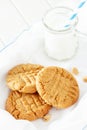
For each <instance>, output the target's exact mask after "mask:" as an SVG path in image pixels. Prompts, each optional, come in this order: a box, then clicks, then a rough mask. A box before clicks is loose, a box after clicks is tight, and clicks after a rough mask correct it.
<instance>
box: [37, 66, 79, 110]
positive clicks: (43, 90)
mask: <svg viewBox="0 0 87 130" xmlns="http://www.w3.org/2000/svg"><path fill="white" fill-rule="evenodd" d="M36 88H37V91H38V93H39V94H40V96H41V97H42V99H43V100H45V102H47V103H48V104H50V105H52V106H54V107H56V108H67V107H69V106H71V105H72V104H74V103H75V102H76V101H77V99H78V97H79V88H78V84H77V81H76V80H75V78H74V77H73V76H72V75H71V74H70V73H69V72H68V71H67V70H65V69H63V68H59V67H46V68H43V69H42V70H41V71H40V72H39V73H38V75H37V79H36Z"/></svg>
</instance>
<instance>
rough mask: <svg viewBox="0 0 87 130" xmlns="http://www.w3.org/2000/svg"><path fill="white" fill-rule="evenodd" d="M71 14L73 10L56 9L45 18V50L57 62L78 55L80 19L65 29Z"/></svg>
mask: <svg viewBox="0 0 87 130" xmlns="http://www.w3.org/2000/svg"><path fill="white" fill-rule="evenodd" d="M71 13H73V10H72V9H69V8H66V7H56V8H53V9H50V10H49V11H47V12H46V14H45V15H44V17H43V25H44V38H45V50H46V53H47V55H48V56H49V57H51V58H54V59H56V60H67V59H70V58H71V57H73V56H74V55H75V54H76V50H77V47H78V37H77V33H76V25H77V23H78V18H76V19H74V20H73V21H72V22H71V23H70V25H69V26H68V27H65V25H66V24H67V22H68V21H69V16H70V14H71Z"/></svg>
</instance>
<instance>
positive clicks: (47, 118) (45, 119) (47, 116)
mask: <svg viewBox="0 0 87 130" xmlns="http://www.w3.org/2000/svg"><path fill="white" fill-rule="evenodd" d="M50 118H51V115H45V116H44V117H43V120H44V121H49V120H50Z"/></svg>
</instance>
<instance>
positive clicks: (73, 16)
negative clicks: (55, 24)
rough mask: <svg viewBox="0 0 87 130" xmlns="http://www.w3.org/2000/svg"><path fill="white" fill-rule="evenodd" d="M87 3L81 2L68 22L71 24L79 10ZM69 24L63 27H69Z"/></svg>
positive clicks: (85, 0)
mask: <svg viewBox="0 0 87 130" xmlns="http://www.w3.org/2000/svg"><path fill="white" fill-rule="evenodd" d="M86 2H87V0H83V1H81V2H80V4H79V5H78V6H77V8H76V9H75V11H74V13H73V14H72V15H71V16H70V17H69V22H72V21H73V20H74V19H75V18H76V17H77V15H78V12H79V10H80V9H81V8H82V7H83V5H84V4H85V3H86ZM69 26H70V24H66V25H65V26H64V27H69Z"/></svg>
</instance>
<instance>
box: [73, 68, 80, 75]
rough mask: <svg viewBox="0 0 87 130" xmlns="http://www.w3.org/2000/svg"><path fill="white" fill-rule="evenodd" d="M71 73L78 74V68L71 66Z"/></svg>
mask: <svg viewBox="0 0 87 130" xmlns="http://www.w3.org/2000/svg"><path fill="white" fill-rule="evenodd" d="M72 73H73V74H75V75H78V74H79V70H78V68H76V67H73V68H72Z"/></svg>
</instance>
